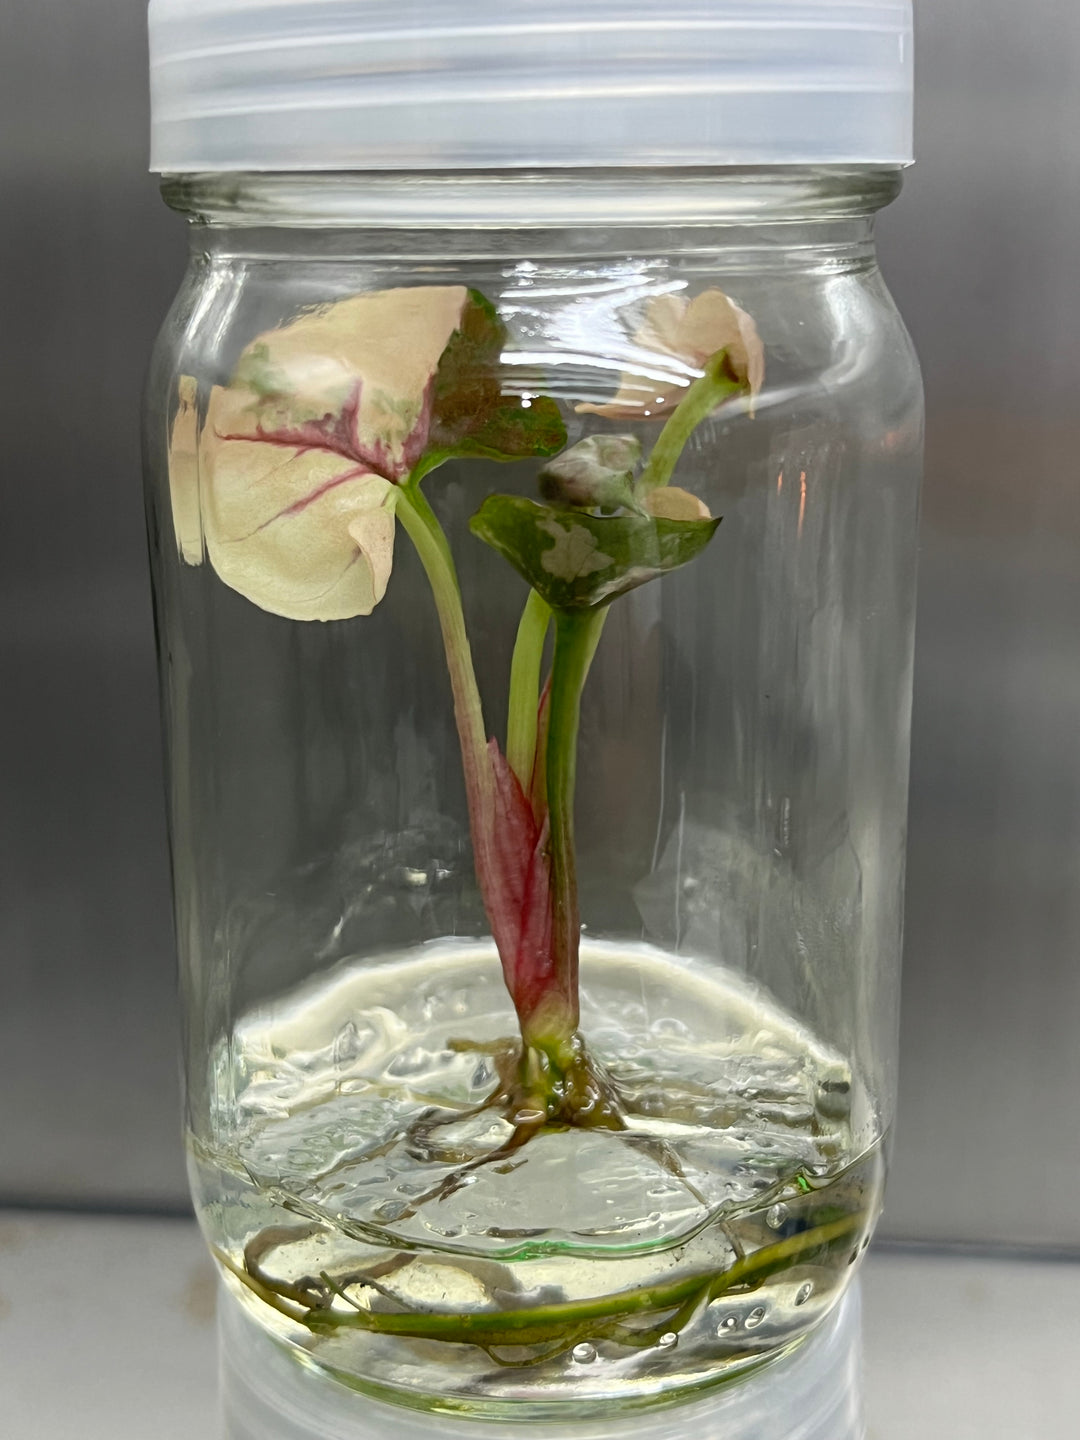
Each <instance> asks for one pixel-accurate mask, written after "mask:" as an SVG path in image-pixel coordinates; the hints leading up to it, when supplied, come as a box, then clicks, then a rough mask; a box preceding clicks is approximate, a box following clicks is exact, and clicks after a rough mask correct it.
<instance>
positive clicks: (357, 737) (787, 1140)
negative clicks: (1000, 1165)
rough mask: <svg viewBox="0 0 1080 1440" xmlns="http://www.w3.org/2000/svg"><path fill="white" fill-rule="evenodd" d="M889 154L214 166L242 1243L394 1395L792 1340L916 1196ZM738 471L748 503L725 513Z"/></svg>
mask: <svg viewBox="0 0 1080 1440" xmlns="http://www.w3.org/2000/svg"><path fill="white" fill-rule="evenodd" d="M898 177H899V171H898V168H897V167H896V166H895V165H864V166H852V165H837V164H834V165H828V166H810V165H793V166H790V167H786V168H785V167H761V166H758V167H753V168H748V167H739V168H729V169H724V168H712V169H692V170H686V169H678V170H671V169H667V168H664V167H663V166H652V167H646V168H627V167H624V168H621V169H611V170H588V169H584V168H580V167H579V168H565V169H554V168H550V167H549V168H545V169H535V170H530V171H503V172H502V173H483V172H480V171H478V170H475V169H473V170H457V171H453V170H442V171H438V170H433V171H430V172H424V171H420V170H413V171H411V172H409V173H372V172H368V173H348V172H347V171H341V172H337V173H332V174H331V173H312V174H302V173H289V172H284V171H283V172H282V173H266V172H264V173H255V172H251V173H235V172H222V173H197V174H195V173H192V174H173V175H171V176H170V177H169V178H168V179H167V180H166V183H165V195H166V199H167V200H168V201H169V203H170V204H172V205H173V206H174V207H175V208H177V209H178V210H180V211H182V212H183V213H184V214H186V215H187V217H188V218H189V220H190V221H191V231H190V233H191V260H190V265H189V268H188V272H187V276H186V278H185V280H184V283H183V285H182V288H181V290H180V293H179V295H178V297H177V300H176V302H175V304H174V306H173V308H172V311H171V312H170V315H169V317H168V319H167V321H166V323H165V326H164V329H163V331H162V334H161V338H160V341H159V344H158V347H157V350H156V352H155V356H154V360H153V365H152V373H151V378H150V384H149V392H148V393H149V403H148V407H147V429H146V453H147V460H148V464H147V474H148V510H149V533H150V541H151V552H152V564H153V578H154V587H155V599H156V613H157V618H158V635H159V643H160V661H161V675H162V684H163V691H164V712H165V717H166V729H167V734H168V755H169V794H170V823H171V835H172V846H173V865H174V887H175V897H176V920H177V932H178V943H179V950H180V972H181V982H182V991H183V1002H184V1014H185V1019H186V1028H185V1049H186V1055H185V1069H186V1077H187V1129H188V1143H189V1154H190V1169H191V1177H192V1185H193V1190H194V1195H195V1201H196V1208H197V1211H198V1214H199V1218H200V1222H201V1224H202V1226H203V1229H204V1231H205V1234H206V1236H207V1239H208V1241H209V1243H210V1246H211V1247H212V1250H213V1253H214V1255H215V1257H216V1258H217V1260H218V1262H219V1264H220V1266H221V1269H222V1272H223V1274H224V1276H225V1279H226V1283H227V1284H228V1285H229V1286H230V1287H231V1289H232V1290H233V1291H234V1292H235V1294H236V1295H237V1296H238V1297H241V1298H242V1299H243V1301H244V1302H245V1304H246V1305H247V1306H248V1307H249V1308H250V1310H251V1313H252V1314H254V1315H256V1316H257V1317H258V1319H259V1320H260V1321H261V1323H262V1324H263V1325H264V1326H265V1327H266V1328H267V1329H268V1330H270V1331H271V1332H273V1333H274V1334H275V1335H277V1336H278V1337H280V1339H281V1340H283V1341H284V1342H285V1343H286V1344H287V1345H289V1346H292V1347H294V1348H295V1349H296V1350H297V1351H298V1352H300V1353H302V1354H303V1356H304V1357H306V1358H307V1359H308V1360H309V1361H310V1362H313V1363H314V1364H316V1365H318V1366H321V1367H323V1368H324V1369H326V1370H327V1371H329V1372H332V1373H334V1374H336V1375H337V1376H339V1377H343V1378H345V1379H346V1380H348V1381H349V1382H350V1383H352V1384H355V1385H357V1386H359V1387H360V1388H363V1389H366V1390H368V1391H369V1392H370V1393H373V1394H379V1395H382V1396H384V1397H387V1398H391V1399H397V1400H400V1401H402V1402H404V1403H407V1404H412V1405H427V1406H431V1407H434V1408H442V1409H445V1410H448V1411H457V1412H469V1413H487V1414H507V1415H513V1416H518V1417H525V1418H528V1417H542V1416H545V1415H551V1414H562V1415H565V1414H568V1413H574V1414H576V1413H580V1412H583V1411H587V1410H588V1409H590V1407H593V1406H603V1407H605V1408H606V1407H608V1406H610V1405H611V1403H612V1402H619V1403H622V1404H625V1405H627V1406H635V1405H644V1404H651V1403H655V1402H656V1401H657V1400H659V1399H663V1398H665V1397H669V1396H673V1395H680V1394H685V1393H689V1392H692V1391H694V1390H696V1389H699V1388H701V1387H703V1386H706V1385H710V1384H713V1383H716V1382H717V1381H720V1380H723V1379H726V1378H727V1377H729V1376H731V1375H733V1374H736V1373H739V1372H741V1371H744V1370H745V1369H747V1368H748V1367H752V1366H756V1365H758V1364H760V1363H761V1362H762V1361H764V1360H766V1359H768V1358H770V1357H771V1356H774V1355H777V1354H780V1353H783V1352H784V1351H785V1350H786V1349H787V1348H789V1347H790V1346H792V1345H793V1344H794V1343H796V1342H797V1341H798V1340H799V1339H800V1338H801V1337H803V1336H804V1335H805V1334H806V1333H807V1331H808V1330H809V1329H810V1328H811V1327H812V1326H813V1325H814V1324H815V1323H816V1322H818V1321H819V1320H821V1319H822V1317H823V1316H824V1315H826V1314H827V1313H828V1311H829V1310H830V1308H831V1307H832V1306H833V1305H834V1304H835V1303H836V1301H837V1300H838V1298H839V1297H840V1296H841V1294H842V1293H843V1291H844V1289H845V1287H846V1286H847V1284H848V1283H849V1281H850V1278H851V1276H852V1274H853V1269H852V1267H853V1265H854V1263H855V1262H856V1261H857V1259H858V1257H859V1255H860V1253H861V1251H862V1250H863V1249H864V1248H865V1246H866V1244H867V1243H868V1241H869V1238H870V1235H871V1232H872V1229H873V1226H874V1223H875V1220H876V1217H877V1215H878V1212H879V1209H880V1205H881V1192H882V1180H883V1173H884V1164H885V1147H886V1143H887V1137H888V1132H889V1126H890V1122H891V1118H892V1111H893V1103H894V1094H895V1037H896V1008H897V990H898V969H899V953H900V936H901V905H902V884H903V860H904V824H905V806H906V785H907V757H908V720H909V705H910V689H911V650H912V630H913V605H914V579H915V539H916V533H915V532H916V511H917V488H918V474H919V463H920V448H921V397H920V386H919V379H918V372H917V367H916V363H915V359H914V356H913V353H912V349H911V345H910V342H909V340H908V338H907V335H906V332H905V331H904V328H903V325H902V323H901V321H900V319H899V316H898V314H897V312H896V310H895V308H894V306H893V304H892V302H891V300H890V297H889V295H888V293H887V291H886V289H885V287H884V284H883V282H882V280H881V276H880V274H879V272H878V269H877V266H876V262H875V256H874V249H873V243H872V220H873V216H874V214H875V212H876V211H877V210H878V209H879V208H880V207H881V206H882V205H883V204H885V203H887V202H888V201H889V200H890V199H891V198H892V197H893V195H894V194H895V193H896V190H897V188H898V184H899V178H898ZM721 522H722V523H721Z"/></svg>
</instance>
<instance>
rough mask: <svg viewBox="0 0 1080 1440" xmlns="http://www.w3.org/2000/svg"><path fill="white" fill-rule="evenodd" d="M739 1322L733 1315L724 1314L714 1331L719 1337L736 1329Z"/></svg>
mask: <svg viewBox="0 0 1080 1440" xmlns="http://www.w3.org/2000/svg"><path fill="white" fill-rule="evenodd" d="M738 1325H739V1322H738V1320H736V1318H735V1316H734V1315H725V1316H724V1318H723V1320H721V1321H720V1324H719V1325H718V1326H717V1327H716V1333H717V1335H719V1336H720V1337H721V1339H722V1338H723V1337H724V1336H725V1335H730V1334H731V1332H732V1330H736V1329H738Z"/></svg>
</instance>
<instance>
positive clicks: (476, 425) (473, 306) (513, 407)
mask: <svg viewBox="0 0 1080 1440" xmlns="http://www.w3.org/2000/svg"><path fill="white" fill-rule="evenodd" d="M505 342H506V326H505V325H504V324H503V322H502V321H501V320H500V319H499V316H498V312H497V311H496V309H495V307H494V305H492V304H491V302H490V301H489V300H487V299H486V298H485V297H484V296H483V295H481V294H480V293H479V291H476V290H470V291H469V292H468V296H467V298H466V301H465V305H464V307H463V308H462V312H461V317H460V319H459V320H458V324H457V328H456V329H455V331H454V333H453V335H452V336H451V337H450V340H449V342H448V344H447V346H446V349H445V350H444V351H443V353H442V357H441V359H440V361H439V365H438V369H437V370H436V372H435V375H434V378H433V381H432V387H431V428H430V432H429V435H428V440H427V446H426V450H427V452H428V454H429V455H431V456H432V457H438V458H440V459H443V458H446V459H448V458H450V457H451V456H454V455H478V456H483V457H485V458H486V459H489V460H516V459H520V458H522V457H524V456H530V455H543V456H546V455H554V454H557V453H558V451H559V450H561V449H562V447H563V446H564V445H565V444H566V426H565V425H564V424H563V420H562V416H561V415H560V414H559V407H558V406H557V405H556V404H555V402H554V401H553V400H550V399H549V398H548V397H547V396H543V395H541V396H537V397H536V398H535V399H533V400H523V399H522V398H520V397H518V396H515V395H504V394H503V393H502V380H501V369H500V362H501V357H502V351H503V346H504V344H505Z"/></svg>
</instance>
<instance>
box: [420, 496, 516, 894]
mask: <svg viewBox="0 0 1080 1440" xmlns="http://www.w3.org/2000/svg"><path fill="white" fill-rule="evenodd" d="M396 513H397V517H398V519H399V520H400V521H401V523H402V525H403V526H404V528H405V531H406V533H407V534H408V536H409V539H410V540H411V541H412V542H413V545H414V546H415V547H416V553H417V555H418V556H419V557H420V563H421V565H423V567H424V571H425V573H426V575H427V577H428V581H429V583H430V585H431V593H432V595H433V597H434V599H435V608H436V611H437V612H438V616H439V625H440V627H441V629H442V637H443V647H444V649H445V651H446V664H447V669H448V670H449V673H450V688H451V691H452V692H453V696H454V718H455V720H456V722H457V730H458V738H459V739H460V742H461V762H462V768H463V770H464V774H465V793H466V798H467V800H468V805H469V822H470V828H471V831H472V842H473V851H474V855H475V860H476V873H477V879H478V880H479V883H480V889H481V892H482V893H483V896H484V902H485V904H486V905H488V908H489V910H490V904H489V901H490V900H491V898H492V897H491V896H489V894H488V893H487V890H488V887H489V885H490V877H491V874H492V869H491V847H492V845H493V843H494V836H493V833H492V813H493V781H492V773H491V765H490V763H489V760H488V750H487V732H486V730H485V728H484V711H483V707H482V705H481V703H480V690H479V687H478V686H477V683H476V671H475V669H474V668H473V659H472V649H471V647H470V645H469V636H468V633H467V631H466V629H465V612H464V611H463V609H462V606H461V587H460V586H459V584H458V578H457V570H456V569H455V567H454V559H453V556H452V555H451V553H450V545H449V542H448V541H447V539H446V533H445V531H444V530H443V528H442V526H441V525H440V524H439V520H438V517H437V516H436V514H435V512H434V510H432V508H431V506H430V505H429V504H428V502H427V499H426V497H425V496H424V494H423V492H422V491H421V489H420V486H419V484H418V483H417V482H416V481H415V480H408V481H406V482H405V483H404V484H403V485H401V486H400V487H399V493H398V502H397V512H396Z"/></svg>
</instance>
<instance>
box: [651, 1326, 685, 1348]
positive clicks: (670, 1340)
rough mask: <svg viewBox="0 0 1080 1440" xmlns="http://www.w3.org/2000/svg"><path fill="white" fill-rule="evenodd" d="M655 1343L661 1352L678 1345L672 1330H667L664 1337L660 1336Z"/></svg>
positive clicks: (676, 1336)
mask: <svg viewBox="0 0 1080 1440" xmlns="http://www.w3.org/2000/svg"><path fill="white" fill-rule="evenodd" d="M656 1343H657V1344H658V1345H659V1346H660V1349H661V1350H670V1349H672V1347H673V1346H675V1345H677V1344H678V1343H679V1337H678V1335H676V1334H675V1331H674V1330H669V1331H668V1332H667V1333H666V1334H665V1335H661V1336H660V1339H659V1340H658V1341H657V1342H656Z"/></svg>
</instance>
